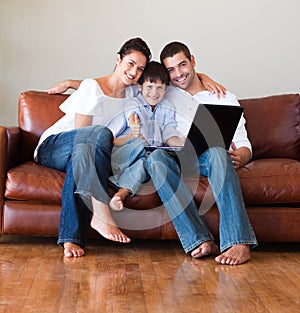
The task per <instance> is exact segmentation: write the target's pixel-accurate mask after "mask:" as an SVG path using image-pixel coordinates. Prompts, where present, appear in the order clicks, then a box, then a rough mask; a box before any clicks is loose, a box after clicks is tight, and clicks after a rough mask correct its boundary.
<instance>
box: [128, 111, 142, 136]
mask: <svg viewBox="0 0 300 313" xmlns="http://www.w3.org/2000/svg"><path fill="white" fill-rule="evenodd" d="M129 127H130V129H131V135H132V136H133V137H141V122H140V119H139V117H138V115H137V114H131V115H130V117H129Z"/></svg>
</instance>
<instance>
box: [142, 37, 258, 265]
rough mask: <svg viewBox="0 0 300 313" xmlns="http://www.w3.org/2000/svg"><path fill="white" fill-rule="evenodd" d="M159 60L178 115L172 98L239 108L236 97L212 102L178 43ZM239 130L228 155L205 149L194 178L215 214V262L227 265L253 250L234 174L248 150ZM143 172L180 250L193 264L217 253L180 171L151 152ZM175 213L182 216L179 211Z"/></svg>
mask: <svg viewBox="0 0 300 313" xmlns="http://www.w3.org/2000/svg"><path fill="white" fill-rule="evenodd" d="M160 59H161V62H162V63H163V64H164V65H165V67H166V68H167V70H168V72H169V76H170V81H171V83H172V84H173V85H174V86H176V88H175V91H174V90H171V92H170V94H169V98H170V99H173V100H174V101H175V106H176V110H177V111H179V112H180V111H184V112H185V113H186V112H187V111H188V110H187V108H186V107H185V106H186V102H180V103H178V102H176V98H178V97H179V95H180V93H182V92H184V94H185V95H189V97H191V98H192V99H195V100H196V101H194V103H195V105H197V104H198V103H213V104H217V103H219V104H234V105H238V102H237V100H236V98H235V96H234V95H232V94H231V93H229V92H227V94H226V95H225V97H224V98H222V99H217V97H216V95H215V94H212V93H209V92H208V91H207V89H206V88H205V87H204V86H203V84H202V82H201V80H199V77H198V75H197V73H196V71H195V58H194V56H192V55H191V53H190V51H189V49H188V48H187V46H186V45H184V44H182V43H179V42H172V43H170V44H168V45H166V46H165V48H164V49H163V50H162V52H161V55H160ZM176 92H177V95H176ZM166 97H168V96H167V95H166ZM191 103H192V102H191ZM176 104H177V105H176ZM180 106H181V107H180ZM191 111H192V108H191ZM194 111H195V110H194ZM184 115H186V114H182V115H180V114H178V115H177V119H178V124H179V125H180V119H181V117H182V116H183V118H184ZM180 116H181V117H180ZM182 124H184V123H182ZM185 124H186V121H185ZM244 124H245V120H244V119H243V118H242V119H241V122H240V125H239V126H238V129H237V132H236V133H235V136H234V139H233V141H234V143H233V144H232V148H233V149H232V151H230V152H229V153H228V154H227V153H224V149H222V148H210V149H208V150H207V151H205V152H204V153H203V154H202V155H201V156H200V157H199V160H198V161H199V174H201V175H204V176H207V178H208V181H209V183H210V186H211V189H212V192H213V194H214V197H215V200H216V204H217V207H218V210H219V213H220V249H221V252H222V253H221V254H220V255H219V256H217V257H216V258H215V260H216V261H217V262H218V263H221V264H228V265H237V264H242V263H245V262H247V261H248V260H249V259H250V247H251V246H252V247H254V246H256V245H257V241H256V238H255V235H254V232H253V229H252V226H251V224H250V221H249V219H248V216H247V213H246V209H245V205H244V201H243V197H242V192H241V188H240V184H239V179H238V176H237V174H236V172H235V169H234V168H238V167H241V166H243V165H244V164H246V163H247V162H249V160H250V159H251V154H252V153H251V144H250V142H249V140H248V138H247V132H246V129H245V125H244ZM222 150H223V151H222ZM162 168H164V170H165V171H164V173H165V174H164V177H163V178H162V175H161V174H160V173H161V172H162ZM147 169H148V172H149V174H150V176H151V178H152V181H153V183H154V185H155V187H156V189H157V191H158V194H159V195H160V197H161V199H162V201H163V203H164V205H165V206H166V208H167V210H168V212H169V215H170V217H171V219H172V222H173V225H174V227H175V228H176V231H177V233H178V235H179V238H180V240H181V243H182V245H183V248H184V250H185V251H186V252H190V251H191V255H192V256H193V257H195V258H196V257H203V256H207V255H210V254H216V253H218V247H217V245H216V244H215V243H214V239H213V236H212V235H211V234H210V232H209V230H208V228H207V227H206V225H205V223H204V220H203V218H202V216H200V215H199V214H198V210H197V207H196V204H195V202H194V201H193V200H191V198H190V196H189V195H188V193H189V191H188V189H187V187H186V186H185V185H184V184H183V183H182V181H181V178H180V170H179V167H178V166H177V165H176V162H175V161H174V159H172V158H171V157H170V156H169V155H168V154H167V153H165V152H164V151H161V150H159V151H158V150H156V151H155V152H154V153H152V154H151V155H150V156H149V157H148V160H147ZM183 203H184V204H185V205H184V206H183ZM186 203H188V204H187V205H186ZM180 207H181V208H183V209H184V208H185V210H184V211H182V210H180Z"/></svg>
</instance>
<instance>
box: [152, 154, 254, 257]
mask: <svg viewBox="0 0 300 313" xmlns="http://www.w3.org/2000/svg"><path fill="white" fill-rule="evenodd" d="M198 161H199V174H201V175H204V176H207V178H208V181H209V183H210V187H211V189H212V192H213V194H214V197H215V201H216V204H217V207H218V210H219V213H220V225H219V232H220V250H221V251H224V250H226V249H228V248H230V247H232V246H234V245H237V244H247V245H251V246H252V247H254V246H256V245H257V240H256V237H255V234H254V231H253V229H252V226H251V224H250V221H249V218H248V216H247V213H246V209H245V205H244V200H243V197H242V192H241V188H240V183H239V179H238V176H237V174H236V171H235V169H234V168H233V166H232V161H231V158H230V156H229V154H228V153H227V152H226V151H225V150H224V149H222V148H210V149H209V150H207V151H205V152H204V153H203V154H202V155H201V156H200V158H199V160H198ZM146 168H147V171H148V173H149V175H150V176H151V179H152V181H153V184H154V186H155V187H156V190H157V192H158V194H159V196H160V198H161V200H162V202H163V203H164V205H165V207H166V209H167V211H168V213H169V216H170V218H171V219H172V222H173V225H174V227H175V229H176V232H177V234H178V237H179V239H180V241H181V244H182V246H183V249H184V250H185V252H186V253H188V252H190V251H192V250H193V249H195V248H196V247H198V246H199V245H201V244H202V243H203V242H205V241H210V240H214V238H213V236H212V234H211V233H210V231H209V230H208V228H207V226H206V224H205V222H204V219H203V217H202V215H201V208H200V214H199V209H198V207H197V205H196V203H195V201H194V200H193V195H192V193H191V192H190V190H189V189H188V187H187V186H186V185H185V183H184V182H183V180H182V177H181V170H180V167H179V165H178V164H177V162H176V161H175V159H174V158H172V157H171V156H170V155H169V154H168V153H166V152H165V151H162V150H156V151H154V152H152V153H151V154H150V155H149V156H148V158H147V161H146ZM207 209H209V208H207ZM203 213H205V212H203Z"/></svg>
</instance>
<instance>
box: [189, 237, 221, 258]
mask: <svg viewBox="0 0 300 313" xmlns="http://www.w3.org/2000/svg"><path fill="white" fill-rule="evenodd" d="M218 253H219V248H218V246H217V245H216V244H215V243H214V242H213V241H212V240H211V241H205V242H203V243H202V244H201V245H200V246H199V247H198V248H196V249H195V250H193V251H192V253H191V256H192V257H193V258H202V257H203V256H207V255H210V254H218Z"/></svg>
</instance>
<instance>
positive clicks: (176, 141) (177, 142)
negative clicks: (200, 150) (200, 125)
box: [166, 136, 186, 147]
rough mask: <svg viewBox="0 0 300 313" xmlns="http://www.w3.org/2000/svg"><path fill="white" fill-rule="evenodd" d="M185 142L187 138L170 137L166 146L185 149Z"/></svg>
mask: <svg viewBox="0 0 300 313" xmlns="http://www.w3.org/2000/svg"><path fill="white" fill-rule="evenodd" d="M185 140H186V136H184V137H181V138H179V137H177V136H173V137H170V138H169V139H168V140H167V141H166V144H167V145H168V146H170V147H172V146H175V147H176V146H177V147H183V146H184V143H185Z"/></svg>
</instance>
